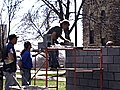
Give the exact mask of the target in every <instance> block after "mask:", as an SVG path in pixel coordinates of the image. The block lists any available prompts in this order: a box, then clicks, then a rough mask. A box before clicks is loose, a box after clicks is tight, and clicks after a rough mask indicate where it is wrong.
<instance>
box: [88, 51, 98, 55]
mask: <svg viewBox="0 0 120 90" xmlns="http://www.w3.org/2000/svg"><path fill="white" fill-rule="evenodd" d="M96 53H97V52H96V51H88V52H87V55H93V56H94V55H96Z"/></svg>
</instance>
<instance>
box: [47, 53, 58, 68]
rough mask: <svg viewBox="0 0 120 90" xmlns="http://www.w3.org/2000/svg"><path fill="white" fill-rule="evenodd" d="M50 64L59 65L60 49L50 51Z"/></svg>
mask: <svg viewBox="0 0 120 90" xmlns="http://www.w3.org/2000/svg"><path fill="white" fill-rule="evenodd" d="M49 55H50V58H49V66H50V67H51V68H57V67H59V62H58V51H49Z"/></svg>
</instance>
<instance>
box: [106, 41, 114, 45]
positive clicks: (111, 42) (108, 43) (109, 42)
mask: <svg viewBox="0 0 120 90" xmlns="http://www.w3.org/2000/svg"><path fill="white" fill-rule="evenodd" d="M113 44H114V43H113V41H108V42H107V43H106V46H113Z"/></svg>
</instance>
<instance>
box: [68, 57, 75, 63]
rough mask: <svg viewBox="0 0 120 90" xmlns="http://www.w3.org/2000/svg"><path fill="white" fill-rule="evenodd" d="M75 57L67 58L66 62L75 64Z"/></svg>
mask: <svg viewBox="0 0 120 90" xmlns="http://www.w3.org/2000/svg"><path fill="white" fill-rule="evenodd" d="M74 61H75V60H74V57H67V58H66V62H68V63H74Z"/></svg>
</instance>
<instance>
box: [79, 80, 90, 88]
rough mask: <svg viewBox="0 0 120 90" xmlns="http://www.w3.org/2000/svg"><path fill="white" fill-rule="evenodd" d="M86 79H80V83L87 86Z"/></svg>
mask: <svg viewBox="0 0 120 90" xmlns="http://www.w3.org/2000/svg"><path fill="white" fill-rule="evenodd" d="M88 84H89V83H88V79H80V85H83V86H88Z"/></svg>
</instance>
